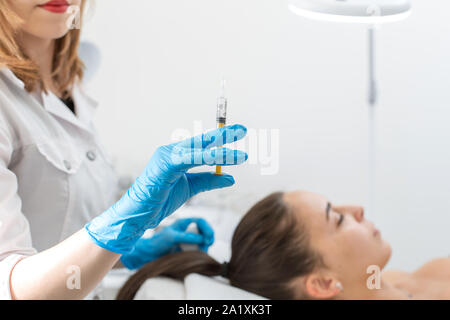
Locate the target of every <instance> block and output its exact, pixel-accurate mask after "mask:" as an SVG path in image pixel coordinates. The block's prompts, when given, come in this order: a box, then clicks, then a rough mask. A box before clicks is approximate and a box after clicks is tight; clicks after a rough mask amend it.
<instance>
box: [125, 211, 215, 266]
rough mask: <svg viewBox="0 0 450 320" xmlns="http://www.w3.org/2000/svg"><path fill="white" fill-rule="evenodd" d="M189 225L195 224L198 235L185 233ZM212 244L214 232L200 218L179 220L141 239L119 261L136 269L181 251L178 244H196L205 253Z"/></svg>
mask: <svg viewBox="0 0 450 320" xmlns="http://www.w3.org/2000/svg"><path fill="white" fill-rule="evenodd" d="M191 223H195V224H196V225H197V228H198V230H199V233H198V234H197V233H191V232H186V229H187V228H188V226H189V225H190V224H191ZM213 242H214V230H213V229H212V228H211V226H210V225H209V224H208V222H206V220H204V219H201V218H187V219H179V220H177V221H176V222H175V223H173V224H172V225H170V226H168V227H165V228H163V229H162V230H161V231H159V232H157V233H155V234H154V235H153V237H151V238H141V239H139V240H138V241H137V242H136V245H135V246H134V249H133V250H132V251H131V252H130V253H126V254H124V255H122V257H121V258H120V260H121V261H122V264H123V265H124V266H125V267H127V268H128V269H131V270H133V269H138V268H140V267H142V266H143V265H144V264H147V263H149V262H151V261H153V260H156V259H158V258H160V257H162V256H165V255H166V254H169V253H174V252H179V251H181V248H180V244H197V245H198V246H199V248H200V250H202V251H205V252H207V251H208V248H209V246H210V245H212V244H213Z"/></svg>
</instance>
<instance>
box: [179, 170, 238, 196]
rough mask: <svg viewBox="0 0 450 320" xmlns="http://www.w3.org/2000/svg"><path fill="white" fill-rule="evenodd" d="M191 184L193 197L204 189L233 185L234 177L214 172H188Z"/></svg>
mask: <svg viewBox="0 0 450 320" xmlns="http://www.w3.org/2000/svg"><path fill="white" fill-rule="evenodd" d="M186 177H187V179H188V181H189V183H190V186H191V197H193V196H195V195H196V194H198V193H200V192H204V191H209V190H214V189H220V188H226V187H231V186H232V185H234V178H233V177H232V176H230V175H228V174H224V175H217V174H214V173H212V172H202V173H186Z"/></svg>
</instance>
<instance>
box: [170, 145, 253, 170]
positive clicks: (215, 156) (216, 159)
mask: <svg viewBox="0 0 450 320" xmlns="http://www.w3.org/2000/svg"><path fill="white" fill-rule="evenodd" d="M247 159H248V155H247V153H245V152H244V151H240V150H232V149H229V148H220V149H206V150H199V149H179V148H174V149H173V152H172V159H171V160H172V165H173V166H174V167H175V168H176V169H177V170H180V171H186V170H189V169H191V168H194V167H199V166H203V165H209V166H214V165H222V166H232V165H239V164H242V163H244V162H245V161H247Z"/></svg>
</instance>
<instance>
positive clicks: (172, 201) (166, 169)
mask: <svg viewBox="0 0 450 320" xmlns="http://www.w3.org/2000/svg"><path fill="white" fill-rule="evenodd" d="M246 133H247V129H246V128H245V127H244V126H242V125H233V126H227V127H224V128H221V129H216V130H213V131H210V132H207V133H204V134H202V135H199V136H197V137H194V138H190V139H187V140H184V141H181V142H177V143H174V144H170V145H167V146H162V147H159V148H158V149H157V150H156V152H155V154H154V155H153V157H152V158H151V159H150V161H149V163H148V164H147V166H146V168H145V170H144V172H143V173H142V174H141V175H140V176H139V177H138V178H137V179H136V181H135V182H134V183H133V185H132V186H131V188H130V189H128V191H127V192H126V193H125V194H124V195H123V196H122V198H121V199H120V200H119V201H118V202H116V203H115V204H114V205H113V206H111V208H109V209H108V210H107V211H105V212H104V213H102V214H101V215H99V216H98V217H96V218H94V219H93V220H92V221H91V222H90V223H88V224H87V225H86V226H85V229H86V231H87V232H88V234H89V236H90V237H91V238H92V240H93V241H94V242H95V243H96V244H97V245H99V246H100V247H102V248H104V249H107V250H110V251H113V252H116V253H120V254H124V253H128V252H130V251H131V250H132V249H133V247H134V245H135V243H136V242H137V241H138V240H139V239H140V238H141V237H142V235H143V234H144V232H145V230H147V229H149V228H155V227H156V226H158V225H159V223H160V222H161V220H163V219H164V218H165V217H167V216H169V215H170V214H171V213H173V212H174V211H175V210H177V209H178V208H179V207H180V206H181V205H183V204H184V203H185V202H186V201H187V200H188V199H189V198H191V197H192V196H194V195H196V194H198V193H200V192H203V191H208V190H213V189H219V188H224V187H229V186H232V185H233V184H234V179H233V177H232V176H230V175H227V174H224V175H215V174H214V173H212V172H203V173H187V171H188V170H189V169H191V168H194V167H197V166H202V165H211V166H213V165H217V164H219V165H224V166H228V165H236V164H241V163H243V162H245V161H246V160H247V157H248V156H247V154H246V153H245V152H243V151H238V150H230V149H228V148H219V149H215V148H214V147H219V146H222V145H223V144H226V143H231V142H234V141H238V140H240V139H242V138H243V137H244V136H245V135H246Z"/></svg>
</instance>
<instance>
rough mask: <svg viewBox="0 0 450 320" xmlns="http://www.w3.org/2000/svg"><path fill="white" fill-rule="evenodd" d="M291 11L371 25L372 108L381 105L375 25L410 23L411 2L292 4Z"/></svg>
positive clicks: (293, 0)
mask: <svg viewBox="0 0 450 320" xmlns="http://www.w3.org/2000/svg"><path fill="white" fill-rule="evenodd" d="M289 9H290V10H291V11H292V12H293V13H295V14H297V15H299V16H301V17H304V18H308V19H313V20H321V21H330V22H344V23H361V24H366V25H368V27H369V28H368V42H369V104H370V105H372V106H373V105H375V104H376V102H377V95H378V94H377V86H376V81H375V28H374V26H375V25H378V24H383V23H389V22H396V21H400V20H403V19H406V18H407V17H408V16H409V15H410V13H411V0H289Z"/></svg>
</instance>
